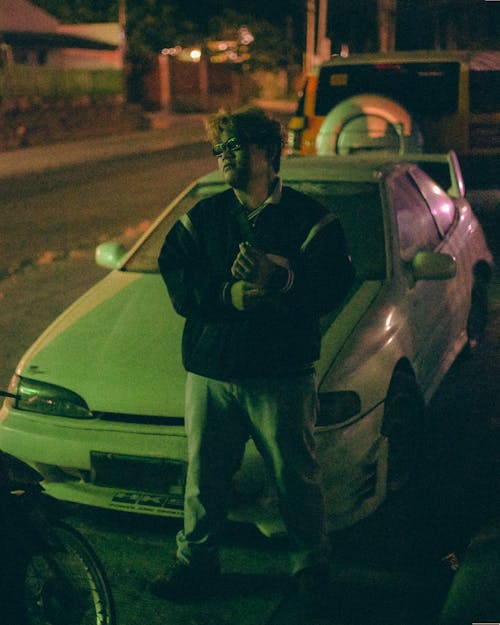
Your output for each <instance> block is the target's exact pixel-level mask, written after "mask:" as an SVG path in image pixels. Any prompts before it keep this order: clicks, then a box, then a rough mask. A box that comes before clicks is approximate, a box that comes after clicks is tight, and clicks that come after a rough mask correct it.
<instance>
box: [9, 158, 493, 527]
mask: <svg viewBox="0 0 500 625" xmlns="http://www.w3.org/2000/svg"><path fill="white" fill-rule="evenodd" d="M399 158H401V157H399ZM417 162H420V163H421V166H419V165H417ZM424 170H427V171H431V172H433V177H432V178H431V177H430V176H429V175H428V174H427V173H425V171H424ZM281 174H282V177H283V179H284V181H285V182H286V183H287V184H290V185H292V186H294V187H295V188H297V189H299V190H301V191H304V192H306V193H309V194H311V195H313V196H316V197H318V198H319V199H320V200H321V201H322V202H323V203H324V204H325V205H326V206H327V207H329V208H330V209H331V210H333V211H335V212H336V213H337V214H338V216H339V218H340V220H341V222H342V224H343V227H344V231H345V234H346V238H347V241H348V245H349V250H350V254H351V256H352V259H353V262H354V265H355V266H356V270H357V279H356V282H355V285H354V286H353V287H352V289H351V291H350V292H349V294H348V295H347V296H346V298H345V300H344V302H343V304H342V305H341V306H339V308H338V309H337V310H335V311H334V312H332V313H331V314H329V315H328V316H327V317H325V318H324V319H322V331H323V339H322V350H321V357H320V359H319V361H318V362H317V363H316V368H317V375H318V381H319V393H320V405H321V410H320V416H319V420H318V423H317V428H316V438H317V445H318V454H319V459H320V462H321V465H322V467H323V473H324V485H325V493H326V499H327V510H328V518H329V522H330V527H331V528H332V529H337V528H341V527H345V526H348V525H350V524H353V523H355V522H357V521H358V520H360V519H362V518H363V517H365V516H367V515H368V514H369V513H370V512H372V511H373V510H375V509H376V508H377V507H378V506H379V505H380V503H381V502H382V501H383V500H384V498H385V496H386V493H387V488H388V482H390V485H391V486H393V487H394V488H397V487H398V486H400V484H398V480H401V479H402V478H403V477H404V476H405V475H406V473H407V472H408V471H409V470H411V469H412V467H413V466H414V465H415V463H417V462H418V457H417V454H418V445H417V441H418V440H419V436H420V435H421V434H422V424H423V417H424V409H425V403H426V402H428V401H429V400H430V398H431V397H432V395H433V393H434V392H435V390H436V388H437V387H438V385H439V383H440V382H441V380H442V379H443V376H444V375H445V374H446V372H447V370H448V369H449V367H450V366H451V364H452V363H453V361H454V360H455V358H456V356H457V355H458V354H459V352H460V351H461V350H462V349H463V348H464V346H466V344H467V342H468V341H470V342H473V341H476V340H477V339H478V338H480V337H481V333H482V331H483V330H484V325H485V314H486V292H487V283H488V280H489V277H490V274H491V265H492V257H491V254H490V251H489V250H488V248H487V245H486V243H485V239H484V236H483V232H482V230H481V227H480V225H479V223H478V221H477V219H476V217H475V216H474V214H473V212H472V210H471V207H470V205H469V203H468V202H467V201H466V200H465V198H464V188H463V180H462V176H461V172H460V168H459V165H458V162H457V159H456V156H455V155H454V154H453V153H450V154H448V155H435V156H432V155H430V156H429V155H427V156H424V155H422V154H418V155H414V159H412V157H411V155H406V156H405V161H399V162H398V157H396V156H394V155H388V154H385V155H383V154H379V155H377V157H376V158H374V157H369V158H368V157H366V158H363V159H362V158H358V157H356V158H355V157H347V158H342V157H338V156H335V157H321V156H311V157H309V156H307V157H296V158H290V159H285V160H284V162H283V164H282V172H281ZM438 180H439V181H440V182H441V184H442V185H444V188H446V189H447V192H445V191H444V190H443V187H442V186H440V185H439V184H438V182H437V181H438ZM223 188H225V185H224V182H223V179H222V177H221V175H220V173H218V172H214V173H212V174H209V175H208V176H205V177H203V178H201V179H200V180H197V181H196V182H195V183H193V184H192V185H191V186H190V187H189V188H188V189H187V190H186V191H185V192H184V193H183V194H181V195H180V196H179V197H178V198H177V199H176V200H175V201H174V202H173V203H172V204H171V205H170V206H168V208H167V209H166V210H165V211H164V212H163V213H162V214H161V215H160V217H159V218H158V220H157V221H156V222H155V223H154V225H153V226H152V227H151V229H150V230H149V231H148V232H147V233H146V234H145V236H144V237H143V238H142V239H141V240H140V241H139V242H138V243H137V244H136V245H135V246H134V248H133V249H132V250H131V251H130V252H128V253H125V250H124V249H122V247H121V246H120V245H118V244H114V243H107V244H103V245H101V246H99V248H97V261H98V262H99V263H100V264H102V265H105V266H107V267H109V268H111V269H113V270H112V271H111V272H110V273H109V274H108V275H107V276H106V277H105V278H104V279H103V280H102V281H100V282H99V283H98V284H97V285H95V286H94V287H93V288H92V289H90V290H89V291H88V292H87V293H86V294H85V295H84V296H83V297H81V298H80V299H79V300H78V301H76V302H75V303H74V304H73V305H72V306H70V307H69V308H68V309H67V310H66V311H65V312H64V313H63V314H62V315H61V316H60V317H59V318H58V319H56V320H55V321H54V322H53V323H52V325H51V326H50V327H49V328H48V329H47V330H46V331H45V332H44V333H43V334H42V335H41V336H40V338H39V339H38V340H37V341H36V342H35V343H34V344H33V346H32V347H31V348H30V349H29V350H28V351H27V353H26V354H25V355H24V356H23V358H22V359H21V361H20V363H19V364H18V366H17V368H16V372H15V375H14V376H13V379H12V383H11V385H10V388H9V391H10V392H11V393H12V394H14V395H16V396H17V397H16V398H10V399H7V400H5V402H4V404H3V407H2V409H1V412H0V449H1V450H3V451H4V452H6V453H9V454H11V455H14V456H16V457H18V458H20V459H21V460H24V461H25V462H27V463H28V464H29V465H31V466H32V467H34V468H35V469H36V470H37V471H38V472H39V473H40V474H41V475H42V476H43V486H44V487H45V490H46V491H47V492H48V493H49V494H51V495H53V496H55V497H56V498H59V499H62V500H67V501H72V502H78V503H81V504H90V505H93V506H100V507H103V508H112V509H117V510H126V511H129V512H137V513H145V514H155V515H164V516H182V502H183V488H184V479H185V472H186V437H185V433H184V427H183V407H184V382H185V372H184V369H183V367H182V364H181V355H180V349H181V333H182V327H183V319H182V318H180V317H179V316H178V315H177V314H176V313H175V312H174V310H173V308H172V306H171V303H170V300H169V297H168V295H167V291H166V288H165V285H164V283H163V281H162V278H161V276H160V274H159V272H158V267H157V258H158V254H159V250H160V247H161V245H162V244H163V241H164V238H165V235H166V233H167V232H168V230H169V229H170V228H171V226H172V225H173V224H174V222H175V221H176V220H177V219H178V218H179V217H180V216H181V215H182V214H183V213H184V212H186V211H187V210H189V209H190V208H191V207H192V206H193V205H194V204H195V203H196V202H197V201H198V200H199V199H200V198H203V197H206V196H207V195H209V194H212V193H215V192H218V191H220V190H222V189H223ZM230 518H232V519H234V520H241V521H246V522H251V523H255V524H256V525H257V526H258V527H259V528H260V530H261V531H262V532H263V533H265V534H266V535H272V534H275V533H279V532H281V531H283V524H282V522H281V519H280V516H279V513H278V510H277V506H276V496H275V492H274V488H273V484H272V481H271V480H270V479H269V477H268V476H267V474H266V471H265V468H264V465H263V463H262V461H261V459H260V456H259V455H258V453H257V451H256V449H255V447H254V446H253V443H252V442H249V443H248V445H247V449H246V453H245V458H244V462H243V465H242V467H241V470H240V471H239V472H238V474H237V475H236V477H235V480H234V485H233V493H232V505H231V510H230Z"/></svg>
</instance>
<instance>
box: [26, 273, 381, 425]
mask: <svg viewBox="0 0 500 625" xmlns="http://www.w3.org/2000/svg"><path fill="white" fill-rule="evenodd" d="M379 289H380V283H379V282H364V283H361V284H359V285H357V286H356V287H355V288H353V289H352V290H351V293H350V295H349V297H348V298H346V303H345V305H344V306H343V307H342V308H341V309H340V310H338V311H335V312H334V313H332V314H331V315H329V317H327V318H325V319H324V320H323V324H322V325H323V334H324V338H323V348H322V355H321V359H320V361H319V363H318V373H319V379H320V380H321V378H322V376H323V375H324V373H326V371H327V370H328V369H329V367H330V366H331V363H332V362H333V360H334V358H335V356H336V355H337V353H338V352H339V350H340V349H341V347H342V345H343V344H344V342H345V340H346V339H347V337H348V336H349V335H350V334H351V332H352V330H353V328H354V326H355V325H356V324H357V323H358V321H359V320H360V318H361V317H362V316H363V314H364V313H365V312H366V309H367V307H368V306H369V305H370V304H371V302H372V301H373V299H374V298H375V296H376V294H377V293H378V291H379ZM183 325H184V320H183V319H182V318H181V317H180V316H179V315H177V314H176V313H175V311H174V309H173V307H172V305H171V303H170V299H169V297H168V294H167V290H166V288H165V286H164V284H163V280H162V278H161V276H160V275H159V274H140V273H128V272H123V271H113V272H111V273H110V274H109V275H108V276H106V277H105V278H104V279H103V280H101V281H100V282H99V283H98V284H97V285H96V286H94V287H93V288H92V289H90V290H89V291H88V292H87V293H86V294H85V295H84V296H83V297H81V298H80V299H79V300H77V301H76V302H75V303H74V304H73V305H72V306H70V307H69V308H68V309H67V310H66V311H65V312H64V313H63V314H62V315H61V316H59V317H58V318H57V319H56V320H55V321H54V322H53V323H52V324H51V325H50V326H49V327H48V328H47V330H46V331H45V332H44V333H43V334H42V335H41V336H40V337H39V338H38V340H37V341H36V342H35V343H34V344H33V345H32V346H31V348H30V349H29V350H28V351H27V352H26V354H25V355H24V356H23V358H22V360H21V362H20V363H19V365H18V367H17V373H18V374H19V375H22V376H25V377H27V378H31V379H36V380H40V381H45V382H47V383H50V384H55V385H58V386H62V387H64V388H67V389H70V390H72V391H73V392H75V393H78V394H79V395H81V396H82V397H83V398H84V399H85V401H86V402H87V404H88V406H89V408H90V409H91V410H93V411H104V412H117V413H127V414H140V415H152V416H155V415H156V416H182V415H183V413H184V382H185V371H184V368H183V366H182V360H181V334H182V328H183Z"/></svg>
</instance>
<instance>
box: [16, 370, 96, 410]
mask: <svg viewBox="0 0 500 625" xmlns="http://www.w3.org/2000/svg"><path fill="white" fill-rule="evenodd" d="M15 394H16V395H17V398H16V400H15V406H16V408H17V409H18V410H27V411H30V412H41V413H42V414H49V415H54V416H58V417H71V418H73V419H93V418H94V415H93V414H92V411H91V410H89V407H88V406H87V403H86V402H85V400H84V399H83V398H82V397H80V395H78V394H77V393H74V392H73V391H70V390H68V389H66V388H63V387H62V386H56V385H55V384H47V383H46V382H40V381H39V380H30V379H28V378H22V377H20V378H18V382H17V387H16V389H15Z"/></svg>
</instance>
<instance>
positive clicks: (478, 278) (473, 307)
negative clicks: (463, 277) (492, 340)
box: [467, 262, 491, 349]
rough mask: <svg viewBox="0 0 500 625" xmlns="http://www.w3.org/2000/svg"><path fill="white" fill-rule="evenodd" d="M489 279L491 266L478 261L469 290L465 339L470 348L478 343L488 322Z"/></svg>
mask: <svg viewBox="0 0 500 625" xmlns="http://www.w3.org/2000/svg"><path fill="white" fill-rule="evenodd" d="M490 280H491V267H490V266H489V265H488V263H485V262H480V263H478V264H477V265H476V266H475V267H474V285H473V287H472V292H471V303H470V310H469V317H468V319H467V339H468V347H469V348H470V349H472V348H474V347H476V346H477V345H478V343H480V342H481V341H482V340H483V338H484V334H485V332H486V325H487V323H488V285H489V283H490Z"/></svg>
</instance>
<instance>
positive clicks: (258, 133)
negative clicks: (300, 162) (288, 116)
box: [206, 106, 283, 172]
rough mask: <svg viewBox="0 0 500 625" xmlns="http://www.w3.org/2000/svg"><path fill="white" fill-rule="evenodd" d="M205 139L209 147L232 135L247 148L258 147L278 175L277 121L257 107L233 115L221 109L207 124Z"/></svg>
mask: <svg viewBox="0 0 500 625" xmlns="http://www.w3.org/2000/svg"><path fill="white" fill-rule="evenodd" d="M206 128H207V134H208V139H209V141H210V142H211V143H212V144H215V143H219V142H220V140H221V135H222V133H223V132H224V131H228V132H230V133H234V135H235V136H236V137H237V138H238V139H239V140H240V141H241V142H242V143H243V144H246V145H250V144H253V145H257V146H258V147H259V148H261V149H264V150H266V154H267V157H268V158H269V160H270V161H271V162H272V165H273V167H274V170H275V171H276V172H278V171H279V168H280V163H281V150H282V148H283V130H282V127H281V124H280V122H279V121H278V120H276V119H273V118H272V117H270V116H269V115H268V114H267V113H266V112H265V111H264V110H262V109H261V108H259V107H258V106H245V107H243V108H240V109H237V110H235V111H234V112H233V111H230V110H228V109H220V110H219V111H218V112H217V113H214V114H213V115H211V116H210V117H209V118H208V119H207V122H206Z"/></svg>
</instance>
